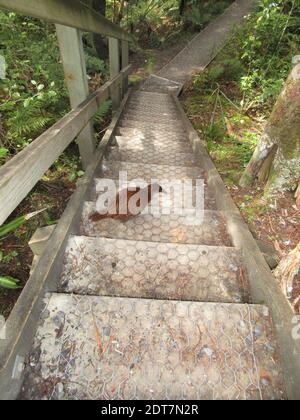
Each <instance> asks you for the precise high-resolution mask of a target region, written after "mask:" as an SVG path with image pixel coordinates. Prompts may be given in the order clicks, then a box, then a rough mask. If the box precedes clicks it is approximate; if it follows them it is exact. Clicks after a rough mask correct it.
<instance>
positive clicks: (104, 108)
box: [94, 100, 112, 125]
mask: <svg viewBox="0 0 300 420" xmlns="http://www.w3.org/2000/svg"><path fill="white" fill-rule="evenodd" d="M111 105H112V102H111V101H110V100H109V101H105V102H103V104H102V105H101V106H100V107H99V109H98V111H97V112H96V114H95V116H94V122H95V123H96V124H99V125H102V124H103V121H104V120H105V118H106V117H107V115H108V113H109V112H110V110H111Z"/></svg>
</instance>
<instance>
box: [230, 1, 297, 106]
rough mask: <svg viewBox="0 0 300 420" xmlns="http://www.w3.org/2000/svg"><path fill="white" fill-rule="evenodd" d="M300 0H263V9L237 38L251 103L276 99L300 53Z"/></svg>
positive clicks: (246, 90)
mask: <svg viewBox="0 0 300 420" xmlns="http://www.w3.org/2000/svg"><path fill="white" fill-rule="evenodd" d="M299 39H300V1H299V0H277V1H273V0H262V1H261V2H260V8H259V11H258V13H257V14H256V15H254V16H253V17H252V18H251V19H250V20H249V22H248V24H247V25H246V27H245V28H244V29H243V30H240V31H239V33H238V35H237V36H236V39H235V48H236V51H237V52H238V54H240V56H241V59H242V61H243V63H244V64H245V66H246V67H247V68H248V72H247V73H246V74H245V75H244V76H243V77H242V78H241V83H240V85H241V88H242V90H243V91H244V93H245V95H246V99H247V100H248V103H251V101H254V103H253V102H252V104H251V105H252V106H253V105H256V106H260V105H262V104H264V103H267V102H270V103H272V102H274V100H275V99H276V98H277V96H278V94H279V93H280V91H281V89H282V86H283V83H284V81H285V80H286V78H287V75H288V72H289V70H290V69H291V63H292V57H293V56H295V55H297V54H299Z"/></svg>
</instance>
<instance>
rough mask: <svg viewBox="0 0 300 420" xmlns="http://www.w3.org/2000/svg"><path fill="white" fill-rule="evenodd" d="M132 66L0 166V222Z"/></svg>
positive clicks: (108, 96)
mask: <svg viewBox="0 0 300 420" xmlns="http://www.w3.org/2000/svg"><path fill="white" fill-rule="evenodd" d="M129 70H130V66H128V67H127V68H126V69H124V70H122V71H121V73H120V74H119V75H118V76H116V77H115V78H114V79H113V80H110V81H109V82H107V83H106V84H105V85H104V86H102V87H101V88H100V89H98V90H97V91H96V92H95V93H93V94H92V95H91V96H90V97H89V98H88V99H87V100H86V101H84V102H83V103H82V104H80V105H79V106H78V107H77V108H76V109H74V110H72V111H71V112H69V113H68V114H67V115H66V116H65V117H63V118H62V119H61V120H60V121H58V122H57V123H56V124H55V125H54V126H52V127H51V128H49V130H47V131H46V132H45V133H43V134H42V135H41V136H40V137H38V138H37V139H36V140H35V141H34V142H32V143H31V144H30V145H29V146H27V147H26V148H25V149H24V150H22V151H21V152H20V153H18V154H17V155H16V156H15V157H14V158H13V159H11V160H10V161H9V162H8V163H6V164H5V165H4V166H2V167H1V169H0V203H1V207H0V225H1V224H2V223H3V222H4V221H5V220H6V219H7V217H8V216H9V215H10V214H11V213H12V212H13V210H14V209H15V208H16V207H17V206H18V205H19V204H20V203H21V201H22V200H23V199H24V198H25V197H26V196H27V194H28V193H29V192H30V191H31V190H32V188H33V187H34V186H35V185H36V183H37V182H38V181H39V180H40V179H41V178H42V176H43V175H44V173H45V172H46V171H47V170H48V169H49V168H50V166H51V165H52V164H53V162H55V160H56V159H57V158H58V157H59V156H60V155H61V153H62V152H63V151H64V150H65V148H66V147H67V146H68V145H69V144H70V143H71V142H72V141H73V140H74V139H75V137H76V136H77V135H78V134H79V133H80V132H81V131H82V129H83V128H84V127H85V126H86V125H87V124H88V122H89V121H90V119H91V118H92V117H93V115H94V114H95V113H96V111H97V110H98V108H99V106H100V105H101V103H102V102H103V101H105V100H107V99H109V98H110V97H111V95H112V92H114V91H115V89H116V87H117V86H119V85H120V82H121V80H122V78H123V77H124V74H128V72H129Z"/></svg>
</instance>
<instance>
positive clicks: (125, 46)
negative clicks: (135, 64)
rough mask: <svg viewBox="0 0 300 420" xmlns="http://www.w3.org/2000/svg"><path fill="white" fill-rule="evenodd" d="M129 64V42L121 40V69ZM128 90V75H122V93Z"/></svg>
mask: <svg viewBox="0 0 300 420" xmlns="http://www.w3.org/2000/svg"><path fill="white" fill-rule="evenodd" d="M128 64H129V42H128V41H122V69H124V68H125V67H127V66H128ZM127 90H128V75H126V76H124V80H123V88H122V94H123V96H124V95H125V94H126V92H127Z"/></svg>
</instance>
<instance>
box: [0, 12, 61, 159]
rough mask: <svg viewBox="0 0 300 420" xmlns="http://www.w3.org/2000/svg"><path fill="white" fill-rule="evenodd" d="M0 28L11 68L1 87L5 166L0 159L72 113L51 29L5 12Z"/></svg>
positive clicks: (0, 137)
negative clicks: (64, 115)
mask: <svg viewBox="0 0 300 420" xmlns="http://www.w3.org/2000/svg"><path fill="white" fill-rule="evenodd" d="M0 22H1V25H0V38H1V45H2V50H1V54H2V55H3V56H4V57H5V60H6V64H7V67H6V72H7V74H6V79H4V80H1V81H0V99H1V102H2V103H1V105H0V113H1V119H2V121H3V126H2V130H0V141H1V143H0V144H2V146H3V148H1V149H0V163H1V162H2V163H4V160H3V159H1V158H3V157H6V156H7V155H8V154H9V153H10V154H14V153H16V152H18V151H19V150H21V149H22V148H23V147H25V146H26V145H27V144H29V143H30V142H31V141H32V139H34V138H35V137H37V136H38V135H39V134H41V133H42V132H43V131H44V130H45V129H46V128H47V127H49V126H50V125H52V124H53V123H54V122H55V121H56V120H57V119H58V118H60V117H61V116H62V115H63V114H64V113H65V112H66V111H68V100H67V94H66V90H65V87H64V75H63V70H62V66H61V65H60V62H59V51H58V46H57V42H56V35H55V31H54V27H53V25H50V24H47V23H45V22H42V21H39V20H37V19H33V18H27V17H23V16H19V15H16V14H15V13H8V12H3V11H0ZM41 40H42V41H41ZM4 150H5V152H4Z"/></svg>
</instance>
